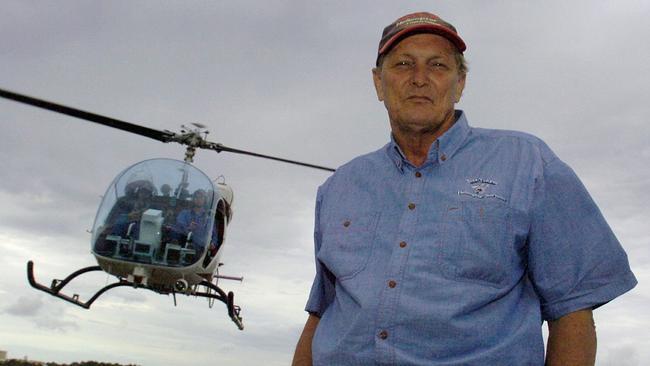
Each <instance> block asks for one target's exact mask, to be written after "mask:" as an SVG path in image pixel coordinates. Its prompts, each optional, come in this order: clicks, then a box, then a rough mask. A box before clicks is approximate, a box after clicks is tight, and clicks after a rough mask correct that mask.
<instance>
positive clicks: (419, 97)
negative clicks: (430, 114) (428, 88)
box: [406, 95, 432, 102]
mask: <svg viewBox="0 0 650 366" xmlns="http://www.w3.org/2000/svg"><path fill="white" fill-rule="evenodd" d="M406 99H407V100H410V101H414V102H432V100H431V98H429V97H427V96H426V95H411V96H409V97H408V98H406Z"/></svg>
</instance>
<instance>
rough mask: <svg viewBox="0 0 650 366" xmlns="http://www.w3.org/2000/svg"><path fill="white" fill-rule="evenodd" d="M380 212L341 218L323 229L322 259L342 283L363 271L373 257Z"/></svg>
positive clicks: (320, 255)
mask: <svg viewBox="0 0 650 366" xmlns="http://www.w3.org/2000/svg"><path fill="white" fill-rule="evenodd" d="M378 218H379V214H378V213H366V214H360V215H354V216H347V217H345V216H341V217H338V218H335V219H332V220H329V222H328V223H325V224H323V226H322V242H321V248H320V250H319V252H318V259H319V260H320V261H321V262H322V263H323V264H324V265H325V266H326V267H327V269H329V270H330V272H332V274H334V276H336V278H337V279H338V280H344V279H347V278H351V277H354V276H355V275H356V274H357V273H359V272H361V271H363V270H364V269H365V268H366V265H367V264H368V259H369V258H370V256H371V255H372V251H373V247H374V241H375V232H376V228H377V220H378Z"/></svg>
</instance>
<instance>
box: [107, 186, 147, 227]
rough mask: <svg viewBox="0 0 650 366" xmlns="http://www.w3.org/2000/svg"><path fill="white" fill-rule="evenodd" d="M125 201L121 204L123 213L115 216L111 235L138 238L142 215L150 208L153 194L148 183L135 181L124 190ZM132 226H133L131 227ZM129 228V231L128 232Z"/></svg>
mask: <svg viewBox="0 0 650 366" xmlns="http://www.w3.org/2000/svg"><path fill="white" fill-rule="evenodd" d="M125 194H126V198H127V200H126V201H125V202H124V203H123V213H121V214H120V215H118V216H117V219H116V220H115V222H114V223H113V228H112V230H111V233H112V234H113V235H120V236H122V237H126V236H130V237H135V238H137V237H138V233H139V230H140V218H141V217H142V213H143V212H144V211H146V210H147V209H148V208H150V206H151V203H152V197H153V194H154V189H153V184H151V182H149V181H144V180H143V181H135V182H132V183H129V184H128V185H127V187H126V188H125ZM131 224H133V226H131ZM129 227H131V230H130V231H129Z"/></svg>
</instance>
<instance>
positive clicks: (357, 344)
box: [306, 111, 636, 365]
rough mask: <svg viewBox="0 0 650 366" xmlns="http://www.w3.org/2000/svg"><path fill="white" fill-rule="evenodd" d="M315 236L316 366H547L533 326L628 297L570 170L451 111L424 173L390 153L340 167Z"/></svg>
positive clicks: (623, 262) (521, 138) (617, 257)
mask: <svg viewBox="0 0 650 366" xmlns="http://www.w3.org/2000/svg"><path fill="white" fill-rule="evenodd" d="M314 236H315V246H316V248H315V252H316V270H317V271H316V278H315V280H314V283H313V286H312V290H311V294H310V297H309V301H308V303H307V306H306V310H307V311H308V312H310V313H313V314H315V315H317V316H319V317H320V318H321V319H320V322H319V324H318V327H317V329H316V333H315V335H314V339H313V344H312V352H313V360H314V365H374V364H389V365H543V364H544V345H543V339H542V331H541V324H542V321H543V320H550V319H556V318H558V317H561V316H563V315H565V314H567V313H570V312H572V311H576V310H580V309H584V308H594V307H597V306H599V305H602V304H604V303H606V302H608V301H610V300H612V299H613V298H615V297H617V296H619V295H620V294H622V293H624V292H626V291H628V290H630V289H631V288H633V287H634V286H635V284H636V279H635V278H634V275H633V274H632V272H631V271H630V268H629V264H628V260H627V256H626V254H625V252H624V251H623V249H622V248H621V246H620V244H619V243H618V241H617V240H616V238H615V236H614V234H613V233H612V231H611V229H610V228H609V226H608V225H607V223H606V222H605V220H604V218H603V216H602V215H601V213H600V211H599V210H598V208H597V207H596V205H595V204H594V202H593V201H592V199H591V198H590V196H589V194H588V193H587V191H586V190H585V188H584V186H583V185H582V184H581V183H580V181H579V179H578V178H577V177H576V175H575V174H574V173H573V171H572V170H571V169H570V168H569V167H568V166H567V165H566V164H564V163H563V162H562V161H560V160H559V159H558V158H557V157H556V156H555V155H554V154H553V152H552V151H551V150H550V149H549V148H548V147H547V146H546V145H545V144H544V143H543V142H542V141H540V140H539V139H537V138H535V137H533V136H530V135H527V134H524V133H520V132H512V131H498V130H487V129H479V128H472V127H469V126H468V123H467V120H466V118H465V115H464V114H463V113H462V112H460V111H458V112H457V121H456V123H455V124H454V125H453V126H452V127H451V128H450V129H449V130H448V131H447V132H446V133H445V134H444V135H443V136H441V137H440V138H439V139H438V140H437V141H436V142H435V143H434V144H433V145H432V146H431V149H430V151H429V154H428V159H427V161H426V162H425V164H424V165H422V166H420V167H414V166H413V165H411V164H410V163H409V162H408V161H407V160H406V159H405V158H404V156H403V154H402V153H401V151H400V149H399V147H398V146H397V145H396V144H395V142H394V141H391V142H390V143H389V144H388V145H386V146H385V147H383V148H382V149H380V150H378V151H375V152H373V153H370V154H368V155H364V156H361V157H358V158H356V159H354V160H352V161H351V162H349V163H347V164H346V165H344V166H342V167H340V168H339V169H338V170H337V171H336V173H335V174H334V175H332V176H331V177H330V178H329V179H328V180H327V181H326V182H325V183H324V184H323V185H322V186H321V187H320V188H319V191H318V197H317V202H316V223H315V234H314Z"/></svg>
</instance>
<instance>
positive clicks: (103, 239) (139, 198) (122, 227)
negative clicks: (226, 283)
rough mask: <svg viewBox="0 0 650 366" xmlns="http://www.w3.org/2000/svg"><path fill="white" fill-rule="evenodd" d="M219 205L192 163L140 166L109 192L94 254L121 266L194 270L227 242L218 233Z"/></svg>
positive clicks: (211, 186) (126, 172)
mask: <svg viewBox="0 0 650 366" xmlns="http://www.w3.org/2000/svg"><path fill="white" fill-rule="evenodd" d="M218 203H219V191H218V189H216V188H215V186H214V184H213V183H212V181H211V180H210V179H209V178H208V177H207V176H206V175H205V174H204V173H203V172H201V171H200V170H199V169H197V168H195V167H193V166H192V165H190V164H188V163H185V162H182V161H178V160H173V159H151V160H146V161H143V162H140V163H137V164H135V165H133V166H131V167H129V168H127V169H126V170H124V171H123V172H122V173H120V174H119V175H118V176H117V177H116V178H115V179H114V180H113V182H112V183H111V185H110V186H109V188H108V190H107V191H106V194H105V195H104V197H103V200H102V203H101V205H100V208H99V210H98V211H97V216H96V218H95V224H94V225H93V237H92V251H93V253H94V254H95V255H97V256H101V257H104V258H106V259H109V260H110V259H114V260H116V261H121V262H124V261H127V262H135V263H143V264H151V265H156V266H168V267H184V266H191V265H193V264H195V263H197V262H198V261H199V260H200V259H201V258H203V257H204V256H205V255H206V253H207V255H208V256H209V257H210V256H213V255H214V253H216V250H217V249H218V246H219V245H220V243H221V242H222V240H223V238H222V237H220V236H222V235H223V234H222V231H221V230H217V229H216V228H215V227H218V223H216V222H215V214H216V212H217V205H218ZM219 217H221V216H219Z"/></svg>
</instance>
